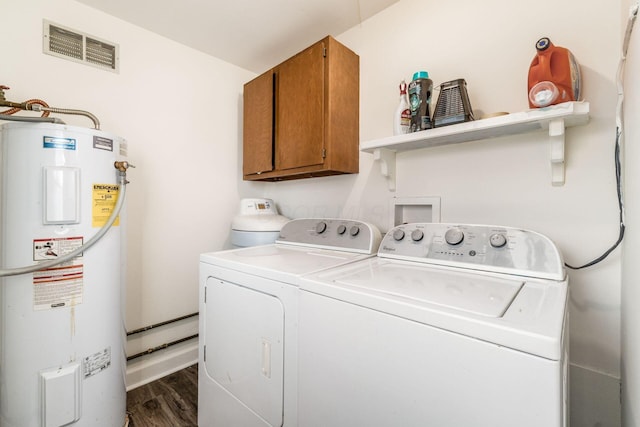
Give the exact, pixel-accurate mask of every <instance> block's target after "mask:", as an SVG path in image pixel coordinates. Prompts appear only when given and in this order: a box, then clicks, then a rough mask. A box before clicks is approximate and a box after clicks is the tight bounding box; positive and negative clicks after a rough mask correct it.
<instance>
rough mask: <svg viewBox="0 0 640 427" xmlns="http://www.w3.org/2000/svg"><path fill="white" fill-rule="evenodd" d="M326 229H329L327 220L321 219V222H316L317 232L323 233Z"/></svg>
mask: <svg viewBox="0 0 640 427" xmlns="http://www.w3.org/2000/svg"><path fill="white" fill-rule="evenodd" d="M326 229H327V223H326V222H324V221H321V222H319V223H317V224H316V233H318V234H322V233H324V232H325V230H326Z"/></svg>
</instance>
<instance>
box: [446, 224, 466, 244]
mask: <svg viewBox="0 0 640 427" xmlns="http://www.w3.org/2000/svg"><path fill="white" fill-rule="evenodd" d="M444 240H445V242H447V243H448V244H450V245H459V244H460V243H462V241H463V240H464V233H463V232H462V230H460V229H459V228H458V227H454V228H450V229H448V230H447V232H446V233H444Z"/></svg>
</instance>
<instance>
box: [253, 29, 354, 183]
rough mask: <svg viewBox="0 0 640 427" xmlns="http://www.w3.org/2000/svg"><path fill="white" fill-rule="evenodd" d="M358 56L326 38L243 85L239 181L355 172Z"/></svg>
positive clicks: (331, 39) (330, 38)
mask: <svg viewBox="0 0 640 427" xmlns="http://www.w3.org/2000/svg"><path fill="white" fill-rule="evenodd" d="M359 88H360V64H359V57H358V55H356V54H355V53H353V52H352V51H351V50H349V49H348V48H346V47H345V46H343V45H342V44H340V43H338V42H337V41H336V40H335V39H333V38H332V37H326V38H324V39H322V40H320V41H319V42H317V43H315V44H313V45H312V46H310V47H309V48H307V49H305V50H303V51H302V52H300V53H298V54H297V55H295V56H293V57H292V58H290V59H288V60H286V61H285V62H283V63H282V64H280V65H277V66H276V67H274V68H273V69H271V70H269V71H267V72H266V73H264V74H261V75H260V76H258V77H256V78H255V79H253V80H251V81H250V82H248V83H246V84H245V85H244V106H243V109H244V121H243V133H244V135H243V139H244V143H243V176H244V179H245V180H252V181H279V180H285V179H300V178H309V177H315V176H326V175H337V174H347V173H358V166H359V99H360V96H359V90H360V89H359Z"/></svg>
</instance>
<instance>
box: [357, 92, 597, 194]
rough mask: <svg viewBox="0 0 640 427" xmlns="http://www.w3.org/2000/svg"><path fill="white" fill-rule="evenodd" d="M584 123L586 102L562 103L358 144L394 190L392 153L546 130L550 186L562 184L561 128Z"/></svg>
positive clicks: (562, 132)
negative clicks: (549, 162)
mask: <svg viewBox="0 0 640 427" xmlns="http://www.w3.org/2000/svg"><path fill="white" fill-rule="evenodd" d="M588 122H589V103H588V102H565V103H563V104H558V105H553V106H551V107H546V108H538V109H534V110H529V111H524V112H520V113H513V114H507V115H503V116H497V117H491V118H488V119H482V120H474V121H471V122H466V123H459V124H456V125H450V126H444V127H440V128H435V129H429V130H424V131H421V132H415V133H409V134H405V135H397V136H391V137H388V138H381V139H375V140H371V141H363V142H361V143H360V151H364V152H366V153H373V154H374V156H375V160H377V161H380V167H381V170H382V174H383V175H384V176H386V177H387V180H388V182H389V189H390V190H395V178H396V177H395V153H396V152H401V151H407V150H416V149H420V148H428V147H437V146H440V145H449V144H457V143H460V142H469V141H479V140H483V139H488V138H496V137H500V136H506V135H517V134H523V133H529V132H535V131H539V130H543V129H547V130H548V131H549V141H550V145H551V148H550V150H551V154H550V161H551V173H552V177H551V182H552V184H553V185H563V184H564V129H565V128H566V127H570V126H579V125H584V124H587V123H588Z"/></svg>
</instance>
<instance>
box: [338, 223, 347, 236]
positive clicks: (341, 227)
mask: <svg viewBox="0 0 640 427" xmlns="http://www.w3.org/2000/svg"><path fill="white" fill-rule="evenodd" d="M346 231H347V227H345V226H344V225H339V226H338V234H344V233H346Z"/></svg>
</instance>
